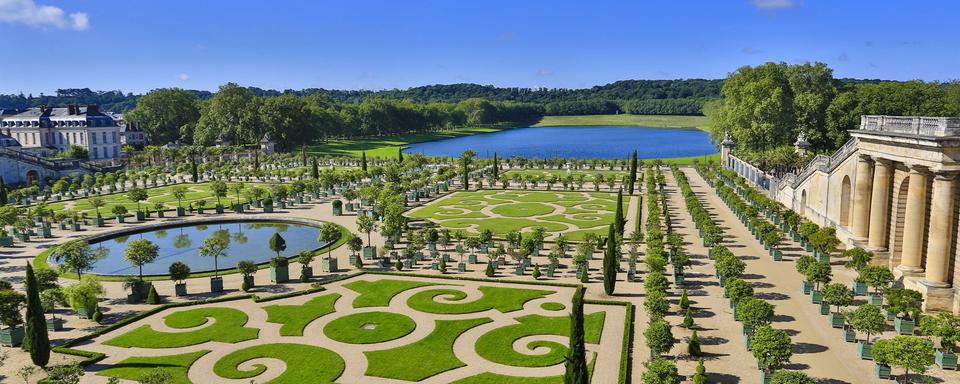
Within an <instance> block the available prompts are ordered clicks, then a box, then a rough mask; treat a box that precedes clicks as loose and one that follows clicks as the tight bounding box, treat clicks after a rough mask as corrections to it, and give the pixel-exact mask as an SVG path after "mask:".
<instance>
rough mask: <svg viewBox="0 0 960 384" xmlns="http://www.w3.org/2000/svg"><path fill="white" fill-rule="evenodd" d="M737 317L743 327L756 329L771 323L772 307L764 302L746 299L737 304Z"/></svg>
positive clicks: (750, 298)
mask: <svg viewBox="0 0 960 384" xmlns="http://www.w3.org/2000/svg"><path fill="white" fill-rule="evenodd" d="M737 315H738V316H739V317H740V320H741V321H743V325H746V326H748V327H750V328H751V329H757V328H760V327H763V326H766V325H770V322H771V321H773V305H772V304H770V303H768V302H767V301H766V300H762V299H758V298H755V297H746V298H743V299H741V300H740V301H739V302H737Z"/></svg>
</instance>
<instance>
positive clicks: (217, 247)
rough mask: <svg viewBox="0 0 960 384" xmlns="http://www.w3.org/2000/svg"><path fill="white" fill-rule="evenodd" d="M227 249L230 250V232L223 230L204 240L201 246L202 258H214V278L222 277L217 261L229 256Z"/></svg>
mask: <svg viewBox="0 0 960 384" xmlns="http://www.w3.org/2000/svg"><path fill="white" fill-rule="evenodd" d="M227 248H230V232H227V231H226V230H223V229H221V230H217V231H214V232H213V235H212V236H210V237H208V238H206V239H205V240H203V244H202V245H200V252H199V253H200V256H203V257H212V258H213V275H214V276H220V268H219V266H218V264H217V261H218V260H219V259H220V257H223V256H227Z"/></svg>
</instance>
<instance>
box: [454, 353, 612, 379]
mask: <svg viewBox="0 0 960 384" xmlns="http://www.w3.org/2000/svg"><path fill="white" fill-rule="evenodd" d="M590 355H593V357H592V358H591V357H590ZM596 356H597V355H596V354H595V353H590V352H587V358H588V359H591V360H590V363H588V364H587V371H589V372H590V377H591V378H592V377H593V367H594V366H595V365H596V362H597V358H596ZM452 384H563V375H560V376H547V377H518V376H507V375H501V374H499V373H492V372H484V373H481V374H479V375H475V376H470V377H467V378H463V379H460V380H457V381H454V382H453V383H452Z"/></svg>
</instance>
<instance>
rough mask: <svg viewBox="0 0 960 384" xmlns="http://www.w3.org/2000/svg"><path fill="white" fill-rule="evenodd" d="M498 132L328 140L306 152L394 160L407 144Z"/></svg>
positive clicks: (465, 130) (463, 130)
mask: <svg viewBox="0 0 960 384" xmlns="http://www.w3.org/2000/svg"><path fill="white" fill-rule="evenodd" d="M499 130H500V128H479V127H476V128H459V129H453V130H447V131H439V132H426V133H414V134H409V135H398V136H387V137H378V138H358V139H342V140H329V141H327V142H326V143H323V144H320V145H311V146H308V147H307V152H310V153H312V154H317V155H331V156H353V157H360V154H361V153H362V152H366V153H367V157H384V158H396V157H397V151H398V150H399V149H400V148H402V147H403V146H405V145H407V144H413V143H422V142H424V141H433V140H440V139H449V138H453V137H460V136H467V135H475V134H478V133H489V132H496V131H499Z"/></svg>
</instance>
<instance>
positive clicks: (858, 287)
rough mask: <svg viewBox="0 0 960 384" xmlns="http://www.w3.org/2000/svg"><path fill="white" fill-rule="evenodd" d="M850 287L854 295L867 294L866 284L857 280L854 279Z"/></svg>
mask: <svg viewBox="0 0 960 384" xmlns="http://www.w3.org/2000/svg"><path fill="white" fill-rule="evenodd" d="M850 288H851V289H852V290H853V295H854V296H863V295H866V294H867V285H866V284H864V283H861V282H859V281H854V282H853V284H851V286H850Z"/></svg>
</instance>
